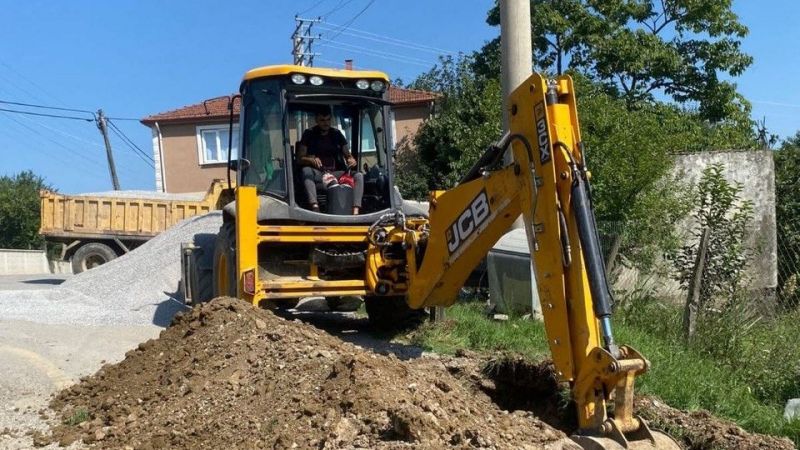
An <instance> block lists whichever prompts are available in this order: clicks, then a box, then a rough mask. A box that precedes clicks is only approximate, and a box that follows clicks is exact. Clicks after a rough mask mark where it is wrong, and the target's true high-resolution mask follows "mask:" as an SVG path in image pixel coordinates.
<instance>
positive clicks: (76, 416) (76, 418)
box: [64, 409, 89, 427]
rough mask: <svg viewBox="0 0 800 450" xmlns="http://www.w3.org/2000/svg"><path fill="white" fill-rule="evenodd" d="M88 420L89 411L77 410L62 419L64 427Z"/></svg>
mask: <svg viewBox="0 0 800 450" xmlns="http://www.w3.org/2000/svg"><path fill="white" fill-rule="evenodd" d="M87 420H89V411H87V410H85V409H78V410H76V411H75V412H74V413H72V415H71V416H69V417H67V418H66V419H64V425H69V426H71V427H72V426H75V425H79V424H81V423H83V422H86V421H87Z"/></svg>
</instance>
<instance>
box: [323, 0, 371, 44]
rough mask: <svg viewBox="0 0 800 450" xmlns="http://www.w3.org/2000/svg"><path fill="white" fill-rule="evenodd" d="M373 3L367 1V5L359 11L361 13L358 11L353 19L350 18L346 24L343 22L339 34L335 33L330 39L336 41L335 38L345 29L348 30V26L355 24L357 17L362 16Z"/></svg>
mask: <svg viewBox="0 0 800 450" xmlns="http://www.w3.org/2000/svg"><path fill="white" fill-rule="evenodd" d="M373 3H375V0H369V2H368V3H367V5H366V6H364V7H363V8H362V9H361V11H359V12H358V13H356V15H355V16H353V18H351V19H350V20H348V21H347V22H345V24H344V25H342V27H341V28H340V29H339V32H338V33H336V34H335V35H333V37H332V38H331V39H336V38H337V37H339V35H340V34H342V31H344V30H346V29H347V28H348V27H349V26H350V25H351V24H352V23H353V22H355V21H356V19H358V18H359V17H361V15H362V14H364V12H365V11H366V10H367V9H369V7H370V6H372V4H373Z"/></svg>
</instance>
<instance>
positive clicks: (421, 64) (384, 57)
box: [319, 44, 433, 68]
mask: <svg viewBox="0 0 800 450" xmlns="http://www.w3.org/2000/svg"><path fill="white" fill-rule="evenodd" d="M319 46H320V47H328V48H333V49H337V50H344V51H348V52H355V53H362V54H364V55H369V56H374V57H376V58H382V59H388V60H390V61H397V62H401V63H405V64H414V65H417V66H421V67H427V68H430V67H431V66H432V65H433V63H429V64H423V63H419V62H415V61H409V60H407V59H400V58H398V57H396V56H385V54H380V53H374V52H370V51H365V50H354V49H352V48H346V47H340V46H337V45H333V44H319Z"/></svg>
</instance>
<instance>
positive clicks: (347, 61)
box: [344, 59, 353, 70]
mask: <svg viewBox="0 0 800 450" xmlns="http://www.w3.org/2000/svg"><path fill="white" fill-rule="evenodd" d="M344 70H353V60H352V59H345V60H344Z"/></svg>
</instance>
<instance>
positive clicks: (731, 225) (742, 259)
mask: <svg viewBox="0 0 800 450" xmlns="http://www.w3.org/2000/svg"><path fill="white" fill-rule="evenodd" d="M723 172H724V167H723V166H722V165H721V164H714V165H711V166H709V167H707V168H706V169H705V170H703V175H702V177H701V178H700V182H699V183H698V192H697V197H696V198H697V201H696V207H695V210H694V213H693V214H692V217H693V218H694V220H695V227H694V230H693V231H692V234H693V237H694V242H692V243H691V244H689V245H686V246H684V247H683V248H682V249H681V251H679V252H678V253H677V255H676V256H675V258H674V262H675V268H676V269H677V280H678V281H679V282H680V283H681V286H682V287H684V288H686V289H687V290H691V289H692V288H694V289H697V290H698V292H699V296H698V297H697V298H696V301H695V300H694V299H692V301H689V302H687V313H686V314H687V316H686V317H687V318H686V319H685V320H684V326H685V329H684V332H685V333H686V335H687V337H692V335H693V334H694V327H695V319H697V321H698V322H700V323H702V321H703V319H704V318H707V317H708V316H709V315H710V314H711V313H712V312H714V311H722V312H723V313H724V312H729V311H732V310H735V311H736V312H737V313H742V312H744V311H745V310H744V309H741V308H740V306H741V304H740V303H741V302H742V301H743V297H742V296H741V295H740V290H741V288H742V286H743V282H744V270H745V267H746V264H747V254H748V249H747V247H746V244H745V233H746V231H747V227H748V226H749V225H750V223H751V221H752V218H753V217H752V203H751V202H749V201H743V200H742V199H741V192H742V185H741V184H740V183H734V184H731V183H729V182H728V181H727V180H725V177H724V175H723ZM704 235H706V236H707V239H706V241H707V244H706V245H705V247H706V250H705V252H703V250H702V248H701V247H702V245H703V244H702V241H703V236H704ZM703 254H705V258H703V260H702V261H700V257H699V255H703ZM698 271H699V277H698V278H699V283H700V285H699V286H696V285H694V283H695V280H696V274H697V272H698ZM689 295H692V293H691V292H690V294H689ZM690 310H691V311H690ZM694 314H696V316H695V317H692V315H694ZM739 315H740V316H741V314H739ZM740 318H741V317H740Z"/></svg>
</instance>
